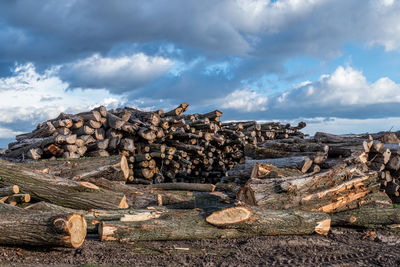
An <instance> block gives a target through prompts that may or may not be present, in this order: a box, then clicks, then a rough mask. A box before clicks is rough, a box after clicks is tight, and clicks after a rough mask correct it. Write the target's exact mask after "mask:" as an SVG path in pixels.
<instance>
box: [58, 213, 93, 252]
mask: <svg viewBox="0 0 400 267" xmlns="http://www.w3.org/2000/svg"><path fill="white" fill-rule="evenodd" d="M53 223H54V226H55V228H56V229H57V230H59V231H63V232H64V233H65V234H66V236H65V237H64V242H65V246H66V247H72V248H80V247H81V246H82V244H83V242H84V241H85V238H86V230H87V223H86V220H85V217H84V216H82V215H80V214H72V215H71V216H69V217H68V218H66V219H64V218H57V219H55V220H54V222H53Z"/></svg>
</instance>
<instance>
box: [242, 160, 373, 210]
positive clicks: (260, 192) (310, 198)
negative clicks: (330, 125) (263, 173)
mask: <svg viewBox="0 0 400 267" xmlns="http://www.w3.org/2000/svg"><path fill="white" fill-rule="evenodd" d="M379 188H380V184H379V183H378V175H377V173H370V174H365V175H364V176H361V175H358V174H357V172H356V171H355V170H353V169H344V168H342V169H331V170H329V171H327V172H324V173H319V174H312V175H303V176H298V177H283V178H278V179H265V180H261V179H251V180H249V181H248V182H247V183H246V185H245V186H243V187H241V188H240V190H239V191H238V193H237V199H238V200H240V201H242V202H244V203H246V204H249V205H258V206H267V207H269V208H271V209H291V208H296V209H301V210H311V211H323V212H328V213H332V212H338V211H342V210H346V209H348V208H349V207H350V205H351V203H353V202H359V201H360V200H363V198H365V197H366V196H368V195H369V194H372V193H374V192H376V191H378V190H379Z"/></svg>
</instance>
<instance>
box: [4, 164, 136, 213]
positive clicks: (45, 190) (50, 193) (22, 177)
mask: <svg viewBox="0 0 400 267" xmlns="http://www.w3.org/2000/svg"><path fill="white" fill-rule="evenodd" d="M0 177H1V178H0V185H1V186H12V185H18V186H19V188H20V190H21V192H24V193H29V194H30V195H31V197H32V199H36V200H45V201H48V202H51V203H54V204H57V205H60V206H64V207H70V208H74V209H93V208H103V209H105V208H109V209H117V208H127V207H128V205H127V203H126V197H125V195H123V194H121V193H116V192H111V191H108V190H94V189H90V187H88V186H86V185H84V184H82V183H78V182H74V181H69V180H66V179H63V178H59V177H52V176H49V175H45V174H38V173H35V172H33V171H31V170H29V169H26V168H24V167H22V166H21V165H18V164H15V163H11V162H7V161H3V160H0Z"/></svg>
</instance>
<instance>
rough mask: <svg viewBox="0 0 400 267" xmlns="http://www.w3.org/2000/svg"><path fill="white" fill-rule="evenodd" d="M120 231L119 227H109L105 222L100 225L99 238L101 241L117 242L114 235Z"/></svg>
mask: <svg viewBox="0 0 400 267" xmlns="http://www.w3.org/2000/svg"><path fill="white" fill-rule="evenodd" d="M117 229H118V227H115V226H112V225H107V224H106V223H105V222H102V223H100V225H99V230H98V231H99V236H100V240H101V241H114V240H117V239H116V238H115V237H112V234H113V233H114V232H115V231H116V230H117Z"/></svg>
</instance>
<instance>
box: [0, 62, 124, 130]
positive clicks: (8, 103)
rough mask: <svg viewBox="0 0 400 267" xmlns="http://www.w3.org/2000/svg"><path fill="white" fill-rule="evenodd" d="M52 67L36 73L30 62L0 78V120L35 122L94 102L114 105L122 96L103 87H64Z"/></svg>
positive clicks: (122, 101)
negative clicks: (92, 88) (69, 88)
mask: <svg viewBox="0 0 400 267" xmlns="http://www.w3.org/2000/svg"><path fill="white" fill-rule="evenodd" d="M67 88H68V84H66V83H64V82H62V81H61V80H60V79H59V77H58V76H57V71H56V70H54V69H51V70H47V71H46V72H45V73H42V74H40V73H38V72H37V71H36V69H35V67H34V65H33V64H31V63H29V64H26V65H21V66H17V67H16V68H15V69H14V75H13V76H10V77H6V78H0V123H13V122H15V121H17V120H19V121H26V122H39V121H43V120H46V119H49V118H53V117H56V116H57V115H58V114H59V113H60V112H77V111H85V110H88V109H89V108H91V107H94V106H96V105H100V104H105V105H109V106H110V107H114V106H115V105H116V103H119V104H123V103H124V100H123V99H124V96H123V95H121V96H115V95H113V94H110V93H109V92H108V91H106V90H81V89H78V90H68V91H67Z"/></svg>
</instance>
